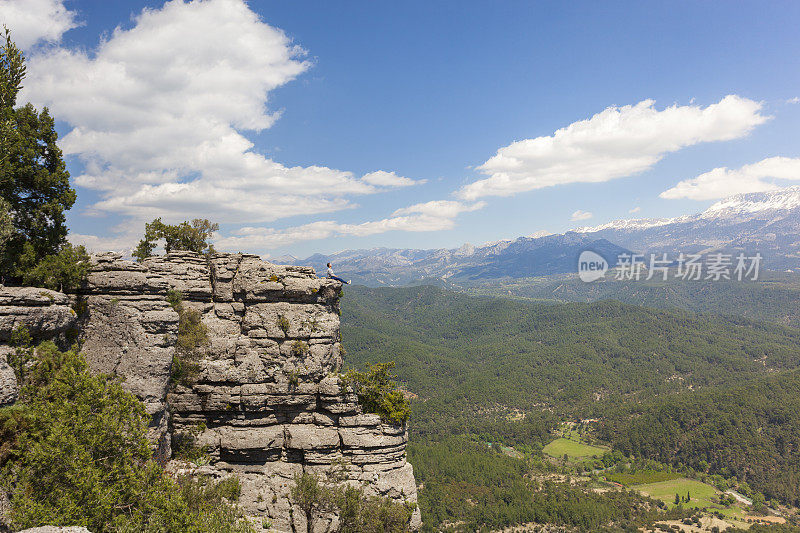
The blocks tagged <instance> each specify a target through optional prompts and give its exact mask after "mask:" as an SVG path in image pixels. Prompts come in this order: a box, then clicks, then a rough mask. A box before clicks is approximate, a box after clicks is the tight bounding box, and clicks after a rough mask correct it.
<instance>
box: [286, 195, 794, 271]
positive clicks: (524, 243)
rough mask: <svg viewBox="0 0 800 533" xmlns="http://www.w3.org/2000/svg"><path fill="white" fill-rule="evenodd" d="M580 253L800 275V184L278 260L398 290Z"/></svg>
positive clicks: (552, 266)
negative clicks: (533, 227) (678, 212)
mask: <svg viewBox="0 0 800 533" xmlns="http://www.w3.org/2000/svg"><path fill="white" fill-rule="evenodd" d="M583 250H592V251H594V252H596V253H598V254H600V255H602V256H603V257H604V258H606V260H607V261H609V262H610V263H611V264H615V263H616V258H617V256H618V255H619V254H621V253H631V252H635V253H642V254H649V253H659V254H660V253H667V254H668V257H672V258H674V257H677V255H678V254H680V253H710V252H718V251H719V252H723V253H732V254H736V253H739V252H745V253H747V254H748V255H753V254H755V253H760V254H761V255H762V256H763V258H764V259H763V266H764V268H768V269H772V270H781V271H782V270H792V271H800V187H788V188H785V189H780V190H776V191H770V192H760V193H747V194H738V195H735V196H731V197H729V198H726V199H724V200H720V201H719V202H717V203H715V204H714V205H712V206H711V207H709V208H708V209H706V210H705V211H703V212H702V213H699V214H695V215H684V216H680V217H676V218H661V219H652V218H651V219H624V220H616V221H613V222H609V223H607V224H603V225H600V226H594V227H582V228H577V229H576V230H574V231H568V232H566V233H564V234H555V235H548V236H544V237H520V238H518V239H515V240H504V241H499V242H494V243H489V244H486V245H483V246H473V245H471V244H464V245H463V246H461V247H460V248H455V249H446V248H441V249H427V250H424V249H394V248H374V249H368V250H345V251H342V252H337V253H334V254H330V255H323V254H314V255H312V256H310V257H308V258H306V259H297V258H294V257H291V256H284V257H280V258H275V261H276V262H285V263H291V264H297V265H307V266H312V267H314V268H315V269H316V270H317V272H320V273H322V272H324V271H325V264H326V263H328V262H331V263H334V265H335V266H336V271H337V274H339V275H340V276H343V277H345V278H351V279H352V280H353V281H354V282H357V283H362V284H365V285H370V286H378V285H391V286H401V285H409V284H415V283H419V282H422V281H426V282H431V281H435V280H448V281H458V282H475V281H480V280H488V279H500V278H522V277H535V276H547V275H554V274H567V273H573V272H575V271H576V265H577V261H578V256H579V255H580V253H581V252H582V251H583Z"/></svg>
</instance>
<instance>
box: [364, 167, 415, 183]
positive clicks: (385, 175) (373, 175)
mask: <svg viewBox="0 0 800 533" xmlns="http://www.w3.org/2000/svg"><path fill="white" fill-rule="evenodd" d="M361 181H364V182H366V183H369V184H370V185H377V186H379V187H409V186H411V185H422V184H423V183H425V182H427V181H428V180H412V179H411V178H404V177H403V176H398V175H397V174H395V173H394V172H386V171H384V170H378V171H377V172H370V173H369V174H364V176H362V178H361Z"/></svg>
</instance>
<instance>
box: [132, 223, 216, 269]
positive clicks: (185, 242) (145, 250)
mask: <svg viewBox="0 0 800 533" xmlns="http://www.w3.org/2000/svg"><path fill="white" fill-rule="evenodd" d="M218 229H219V224H217V223H214V222H211V221H209V220H207V219H204V218H195V219H194V220H192V221H191V222H188V221H184V222H181V223H180V224H164V223H163V222H161V219H160V218H157V219H155V220H153V221H152V222H148V223H146V224H145V225H144V237H143V238H142V240H141V241H139V244H138V245H137V246H136V249H135V250H134V251H133V254H132V255H133V257H135V258H136V259H137V260H139V261H144V260H145V259H146V258H148V257H150V256H151V255H153V250H155V248H156V245H157V244H158V242H159V241H163V242H164V251H165V252H167V253H169V252H173V251H178V250H187V251H190V252H195V253H198V254H202V253H213V252H214V247H213V246H212V245H211V244H209V242H208V239H209V238H210V237H211V235H212V234H213V233H214V232H215V231H217V230H218Z"/></svg>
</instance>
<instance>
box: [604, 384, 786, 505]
mask: <svg viewBox="0 0 800 533" xmlns="http://www.w3.org/2000/svg"><path fill="white" fill-rule="evenodd" d="M798 413H800V372H797V371H794V372H789V373H785V374H780V375H777V376H770V377H768V378H761V379H759V380H757V381H756V382H754V383H748V384H746V385H742V386H738V387H733V388H727V389H720V388H713V389H709V390H705V391H698V392H696V393H688V394H687V393H684V394H679V395H676V396H670V397H667V398H659V399H657V400H651V401H649V402H646V403H645V404H643V405H633V406H631V407H628V408H625V409H621V410H619V411H617V412H614V413H610V414H609V416H608V417H607V418H606V419H605V420H604V421H603V423H602V424H601V430H600V435H601V436H602V437H603V438H604V439H607V440H608V441H609V442H611V443H612V444H613V446H614V448H617V449H619V450H621V451H622V452H624V453H626V454H633V455H636V456H640V457H648V458H651V459H656V460H658V461H662V462H666V463H682V464H687V465H691V466H692V467H693V468H696V469H698V470H701V471H710V472H722V473H724V474H725V475H726V476H730V475H733V476H736V477H738V478H739V479H741V480H744V481H747V482H748V483H749V484H750V485H752V486H753V487H755V488H756V489H757V490H759V491H761V492H763V493H764V495H765V496H766V497H767V498H774V499H778V500H781V501H784V502H788V503H791V504H793V505H798V504H800V417H798Z"/></svg>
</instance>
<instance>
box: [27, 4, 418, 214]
mask: <svg viewBox="0 0 800 533" xmlns="http://www.w3.org/2000/svg"><path fill="white" fill-rule="evenodd" d="M304 57H305V51H304V50H302V49H301V48H299V47H298V46H295V45H294V44H292V42H291V41H290V40H289V38H288V37H287V36H286V35H285V34H284V33H283V32H282V31H281V30H279V29H276V28H274V27H272V26H270V25H268V24H266V23H265V22H263V21H261V20H260V19H259V17H258V15H257V14H256V13H254V12H253V11H251V10H250V9H249V8H248V7H247V5H246V3H245V2H244V1H243V0H197V1H194V2H188V3H184V2H183V1H181V0H173V1H170V2H167V3H165V4H164V5H163V7H162V8H160V9H146V10H144V11H142V13H141V14H140V15H139V16H138V17H137V18H136V20H135V25H134V27H132V28H131V29H127V30H125V29H121V28H117V29H116V30H114V32H113V34H112V35H111V36H110V37H109V38H108V39H106V40H104V41H103V42H101V43H100V45H99V46H98V47H97V49H96V50H95V51H93V52H91V53H90V52H86V51H83V50H69V49H64V48H56V49H47V50H43V51H41V52H40V53H38V54H34V55H33V56H32V57H31V58H30V61H29V69H28V70H29V76H28V81H27V83H26V90H25V93H24V94H23V95H21V97H22V98H25V99H28V100H31V101H33V102H34V103H35V104H38V105H48V106H50V108H51V111H52V112H53V114H54V115H55V116H56V117H58V118H59V119H61V120H64V121H66V122H68V123H69V124H71V125H72V126H73V129H72V130H71V131H70V132H69V133H68V134H67V135H66V136H65V137H64V138H63V139H62V141H61V143H60V144H61V146H62V148H63V149H64V151H65V153H67V154H70V155H74V156H77V157H79V158H80V159H81V160H82V161H83V162H84V163H85V167H86V169H85V172H84V173H83V174H81V175H78V176H75V182H76V183H77V184H78V185H79V186H81V187H85V188H89V189H93V190H95V191H98V192H99V194H100V196H101V200H100V201H98V202H97V203H96V204H95V205H93V206H92V207H91V208H92V209H93V210H94V211H101V212H102V211H105V212H113V213H116V214H121V215H127V216H130V217H133V218H134V219H135V220H137V221H141V220H144V219H148V218H153V217H156V216H162V217H164V218H165V219H166V220H169V221H175V220H184V219H187V218H193V217H196V216H203V217H207V218H210V219H213V220H215V221H218V222H221V223H254V222H255V223H258V222H268V221H272V220H276V219H278V218H281V217H286V216H291V215H303V214H312V213H313V214H317V213H326V212H331V211H335V210H339V209H344V208H348V207H352V206H353V204H352V203H351V202H350V200H349V199H348V196H351V195H362V194H370V193H376V192H380V191H382V190H386V188H389V187H400V186H407V185H412V184H414V183H418V182H415V181H414V180H410V179H408V178H404V177H402V176H398V175H396V174H394V173H393V172H386V171H378V172H373V173H370V174H367V175H366V176H364V177H362V178H358V177H357V176H355V175H353V173H351V172H347V171H342V170H336V169H332V168H328V167H325V166H309V167H301V166H295V167H287V166H285V165H283V164H281V163H279V162H276V161H274V160H272V159H270V158H268V157H266V156H264V155H262V154H259V153H257V152H256V151H255V150H254V145H253V143H252V142H251V141H250V140H249V139H248V138H247V137H246V136H245V135H244V132H248V131H255V132H258V131H261V130H264V129H266V128H269V127H270V126H272V124H273V123H274V122H275V120H277V118H278V116H279V113H277V112H275V111H272V110H270V109H269V108H268V103H269V102H268V96H269V93H270V92H271V91H272V90H274V89H276V88H277V87H280V86H282V85H285V84H286V83H288V82H290V81H291V80H293V79H294V78H296V77H297V76H298V75H300V74H301V73H303V72H304V71H306V70H307V69H308V68H309V67H310V63H309V62H308V61H307V60H305V59H304Z"/></svg>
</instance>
